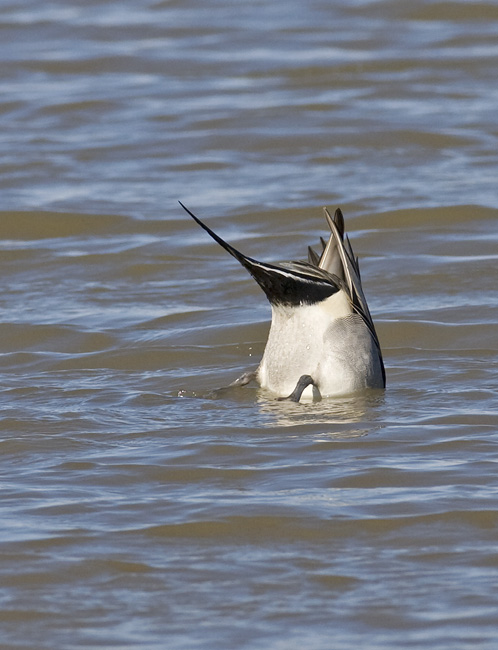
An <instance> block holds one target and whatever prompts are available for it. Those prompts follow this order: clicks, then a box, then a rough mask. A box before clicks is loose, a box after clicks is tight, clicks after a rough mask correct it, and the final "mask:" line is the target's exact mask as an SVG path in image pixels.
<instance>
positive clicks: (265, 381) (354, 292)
mask: <svg viewBox="0 0 498 650" xmlns="http://www.w3.org/2000/svg"><path fill="white" fill-rule="evenodd" d="M180 205H181V206H182V208H184V210H186V211H187V212H188V214H189V215H190V216H191V217H192V218H193V219H194V220H195V221H196V222H197V223H198V224H199V225H200V226H201V227H202V228H204V230H205V231H206V232H207V233H209V235H211V237H212V238H213V239H214V240H215V241H217V242H218V244H220V245H221V246H222V247H223V248H224V249H225V250H226V251H228V252H229V253H230V255H233V257H235V259H236V260H238V261H239V262H240V263H241V264H242V266H243V267H244V268H245V269H247V270H248V271H249V273H250V274H251V275H252V277H253V278H254V279H255V280H256V282H257V283H258V284H259V286H260V287H261V288H262V289H263V291H264V292H265V294H266V297H267V298H268V300H269V301H270V304H271V309H272V322H271V327H270V333H269V335H268V341H267V343H266V347H265V351H264V354H263V358H262V360H261V363H260V365H259V367H258V369H257V370H256V371H255V372H250V373H246V374H244V375H242V377H239V379H237V380H236V381H234V382H233V383H232V384H230V385H231V386H237V385H243V384H247V383H249V381H251V380H253V379H255V380H256V381H258V382H259V384H260V386H261V387H262V388H265V389H267V390H269V391H271V392H272V393H274V394H275V395H276V396H277V397H278V398H280V399H290V400H292V401H295V402H298V401H300V400H301V399H320V398H321V397H332V396H338V395H347V394H351V393H355V392H358V391H362V390H364V389H365V388H384V387H385V385H386V375H385V370H384V363H383V361H382V353H381V349H380V344H379V339H378V337H377V334H376V332H375V327H374V324H373V321H372V316H371V315H370V311H369V309H368V305H367V301H366V299H365V294H364V293H363V289H362V286H361V278H360V268H359V265H358V258H357V257H355V255H354V253H353V249H352V248H351V243H350V241H349V238H348V236H347V235H346V236H345V235H344V217H343V215H342V212H341V210H340V209H337V210H336V211H335V214H334V217H333V218H332V217H331V215H330V213H329V211H328V210H327V208H323V211H324V215H325V218H326V220H327V223H328V226H329V228H330V237H329V240H328V242H325V241H324V240H323V239H321V243H322V249H323V250H322V253H321V255H318V254H317V253H316V252H315V251H314V250H313V249H312V248H311V247H309V248H308V261H307V262H282V263H280V264H267V263H266V262H258V261H257V260H255V259H252V258H250V257H247V256H246V255H244V254H243V253H240V252H239V251H238V250H236V249H235V248H234V247H233V246H231V245H230V244H228V243H227V242H225V241H224V240H223V239H222V238H221V237H220V236H219V235H217V234H216V233H215V232H213V231H212V230H211V228H209V227H208V226H206V224H204V223H203V222H202V221H201V220H200V219H199V218H198V217H196V216H195V215H194V214H193V213H192V212H191V211H190V210H189V209H188V208H186V207H185V206H184V205H183V203H181V202H180Z"/></svg>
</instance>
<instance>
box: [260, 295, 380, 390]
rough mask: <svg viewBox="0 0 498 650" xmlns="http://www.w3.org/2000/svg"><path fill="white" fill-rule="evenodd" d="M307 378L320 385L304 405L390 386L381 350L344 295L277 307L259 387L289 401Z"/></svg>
mask: <svg viewBox="0 0 498 650" xmlns="http://www.w3.org/2000/svg"><path fill="white" fill-rule="evenodd" d="M302 375H310V376H311V377H312V379H313V383H314V385H313V386H308V387H307V388H306V389H305V390H304V391H303V394H302V397H301V400H310V399H317V398H319V397H320V396H321V397H332V396H338V395H347V394H350V393H354V392H358V391H361V390H364V389H365V388H382V387H383V385H384V382H383V377H382V367H381V362H380V358H379V352H378V349H377V346H376V345H375V342H374V340H373V338H372V335H371V334H370V331H369V329H368V327H367V326H366V325H365V323H364V321H363V319H362V318H361V317H360V316H358V315H357V314H354V313H353V311H352V308H351V304H350V302H349V300H348V298H347V296H346V294H345V293H344V292H343V291H339V292H338V293H336V294H334V295H333V296H330V297H329V298H327V299H326V300H324V301H322V302H321V303H318V304H316V305H303V306H298V307H283V306H276V307H272V324H271V327H270V333H269V336H268V342H267V344H266V348H265V352H264V354H263V359H262V360H261V364H260V366H259V368H258V380H259V383H260V384H261V386H262V388H266V389H268V390H270V391H271V392H273V393H275V395H277V396H278V397H287V396H289V395H290V394H291V393H292V391H293V390H294V389H295V387H296V384H297V382H298V380H299V378H300V377H301V376H302Z"/></svg>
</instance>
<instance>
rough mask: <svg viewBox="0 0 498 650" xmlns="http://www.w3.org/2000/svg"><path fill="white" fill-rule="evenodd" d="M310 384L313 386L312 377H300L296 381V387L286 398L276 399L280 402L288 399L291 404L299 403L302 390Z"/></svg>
mask: <svg viewBox="0 0 498 650" xmlns="http://www.w3.org/2000/svg"><path fill="white" fill-rule="evenodd" d="M310 384H311V385H313V386H315V382H314V381H313V377H311V376H310V375H301V376H300V377H299V379H298V380H297V384H296V387H295V388H294V390H293V391H292V393H291V394H290V395H289V396H288V397H279V398H278V399H279V400H280V401H282V400H285V399H289V400H290V401H291V402H299V400H300V399H301V395H302V394H303V391H304V389H305V388H307V387H308V386H309V385H310ZM317 390H318V389H317Z"/></svg>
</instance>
